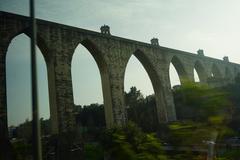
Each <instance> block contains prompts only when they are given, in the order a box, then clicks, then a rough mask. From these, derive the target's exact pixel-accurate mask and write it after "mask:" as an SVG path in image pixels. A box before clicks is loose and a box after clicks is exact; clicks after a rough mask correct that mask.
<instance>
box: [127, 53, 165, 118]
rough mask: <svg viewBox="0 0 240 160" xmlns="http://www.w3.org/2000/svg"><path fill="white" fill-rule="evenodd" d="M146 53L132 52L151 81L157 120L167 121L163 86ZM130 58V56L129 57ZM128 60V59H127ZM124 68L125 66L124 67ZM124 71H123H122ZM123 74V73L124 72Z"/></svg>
mask: <svg viewBox="0 0 240 160" xmlns="http://www.w3.org/2000/svg"><path fill="white" fill-rule="evenodd" d="M146 54H147V53H145V52H143V51H141V50H139V49H137V50H136V51H134V52H133V55H131V56H135V57H136V58H137V59H138V60H139V62H140V63H141V64H142V66H143V67H144V69H145V71H146V72H147V75H148V76H149V79H150V81H151V83H152V87H153V90H154V94H155V100H156V110H157V113H156V114H157V117H158V121H159V122H161V121H167V119H168V118H167V111H166V108H164V102H163V101H164V99H163V93H162V92H163V87H162V84H161V80H160V79H159V77H158V74H157V72H156V70H155V67H154V66H153V64H152V62H151V60H150V59H149V58H148V56H147V55H146ZM129 59H130V58H129ZM128 61H129V60H128ZM125 70H126V67H125ZM124 73H125V71H124ZM124 75H125V74H124Z"/></svg>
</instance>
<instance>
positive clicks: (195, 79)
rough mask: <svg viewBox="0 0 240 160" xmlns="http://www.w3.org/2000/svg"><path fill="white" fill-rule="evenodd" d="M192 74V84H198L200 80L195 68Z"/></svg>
mask: <svg viewBox="0 0 240 160" xmlns="http://www.w3.org/2000/svg"><path fill="white" fill-rule="evenodd" d="M193 74H194V82H196V83H199V82H200V79H199V76H198V73H197V71H196V69H195V68H194V69H193Z"/></svg>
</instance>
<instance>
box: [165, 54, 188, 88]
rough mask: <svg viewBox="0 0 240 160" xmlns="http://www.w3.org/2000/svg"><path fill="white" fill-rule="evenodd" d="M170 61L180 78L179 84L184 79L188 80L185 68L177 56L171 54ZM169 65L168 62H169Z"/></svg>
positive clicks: (183, 81) (182, 82)
mask: <svg viewBox="0 0 240 160" xmlns="http://www.w3.org/2000/svg"><path fill="white" fill-rule="evenodd" d="M171 63H172V64H173V66H174V67H175V69H176V71H177V74H178V77H179V79H180V82H181V84H184V83H185V82H186V81H188V76H187V72H186V69H185V67H184V65H183V63H182V62H181V60H180V59H179V58H178V57H177V56H175V55H174V56H173V57H172V58H171ZM169 66H170V64H169Z"/></svg>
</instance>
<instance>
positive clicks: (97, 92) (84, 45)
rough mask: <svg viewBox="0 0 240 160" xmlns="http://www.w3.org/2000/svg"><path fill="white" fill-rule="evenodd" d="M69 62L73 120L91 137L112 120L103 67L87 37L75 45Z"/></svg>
mask: <svg viewBox="0 0 240 160" xmlns="http://www.w3.org/2000/svg"><path fill="white" fill-rule="evenodd" d="M71 65H72V69H71V70H72V82H73V95H74V104H75V111H76V114H77V116H76V122H77V125H78V126H79V129H80V131H81V132H82V133H83V135H92V136H93V137H94V136H96V134H98V133H99V132H98V131H99V129H102V128H105V126H106V125H107V126H110V125H111V123H112V117H111V115H112V113H111V112H112V111H111V104H110V103H111V99H110V98H109V97H110V96H109V94H110V93H109V92H110V89H109V88H108V86H109V79H108V78H109V77H108V71H107V67H106V64H105V61H104V60H103V58H102V57H101V54H100V52H99V50H98V49H97V48H96V47H95V46H94V45H93V44H92V43H91V42H90V41H88V40H86V41H83V42H81V44H79V45H78V46H77V48H76V49H75V52H74V55H73V57H72V62H71ZM101 82H102V83H101ZM109 101H110V102H109ZM103 102H104V104H103ZM108 115H110V116H108ZM105 117H106V118H105Z"/></svg>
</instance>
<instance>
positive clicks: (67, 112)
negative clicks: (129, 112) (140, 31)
mask: <svg viewBox="0 0 240 160" xmlns="http://www.w3.org/2000/svg"><path fill="white" fill-rule="evenodd" d="M28 27H29V18H28V17H25V16H20V15H16V14H12V13H7V12H0V37H1V38H0V126H1V128H0V134H1V135H7V134H6V133H7V121H6V120H7V116H6V113H7V110H6V73H5V55H6V53H7V48H8V45H9V44H10V41H11V39H12V38H13V37H15V35H18V34H19V33H21V32H27V29H26V28H28ZM37 28H38V33H37V34H38V46H39V48H40V50H41V52H42V53H43V55H44V58H45V61H46V64H47V71H48V83H49V101H50V107H51V110H53V112H52V111H51V117H52V119H54V120H53V122H54V125H53V127H54V128H53V130H54V132H55V133H58V132H66V131H68V130H71V129H73V128H74V126H75V122H74V115H73V105H74V103H73V89H72V79H71V60H72V55H73V53H74V51H75V49H76V47H77V46H78V44H79V43H81V44H83V45H84V46H85V47H86V48H87V49H88V50H89V51H90V53H91V54H92V55H93V57H94V59H95V61H96V62H97V65H98V67H99V69H100V74H101V80H102V89H103V92H104V93H103V97H104V105H105V107H106V108H107V109H106V115H107V116H106V119H107V125H108V127H111V126H112V125H115V124H116V125H123V124H125V123H126V119H127V117H126V112H125V104H124V83H123V82H124V71H125V68H126V65H127V62H128V60H129V58H130V56H131V55H132V54H131V53H134V55H135V56H136V57H137V58H138V59H139V61H140V62H141V63H142V65H143V66H144V68H145V70H146V71H147V73H148V75H149V77H150V79H151V81H152V85H153V88H154V91H155V94H156V97H158V98H156V100H157V103H158V104H157V107H158V116H159V117H160V118H159V121H174V120H176V113H175V108H174V103H173V96H172V90H171V87H170V79H169V64H170V63H171V62H172V63H173V65H174V66H175V68H176V70H177V72H178V74H179V77H180V79H181V82H182V83H183V82H185V81H186V80H190V81H192V80H193V77H194V76H193V68H194V67H195V68H196V70H197V72H198V75H199V78H200V80H201V81H203V82H205V80H206V79H208V78H209V77H210V72H212V73H213V76H214V77H215V78H216V81H218V86H221V85H224V84H226V83H225V82H223V79H222V78H223V73H221V71H220V69H221V70H222V66H227V67H229V69H232V70H234V76H236V75H237V73H239V69H240V65H239V64H235V63H231V62H229V61H226V60H224V61H223V60H219V59H214V58H210V57H205V56H204V54H203V53H202V54H193V53H189V52H184V51H180V50H176V49H171V48H166V47H162V46H160V45H159V44H158V42H157V41H156V39H154V40H153V41H151V42H152V43H151V44H148V43H143V42H139V41H134V40H130V39H126V38H121V37H116V36H114V35H111V34H110V31H108V32H102V33H99V32H94V31H89V30H86V29H81V28H76V27H72V26H67V25H63V24H57V23H54V22H49V21H45V20H37ZM105 29H109V27H108V28H106V27H105ZM135 51H136V52H135ZM194 62H196V63H194ZM202 62H204V63H202ZM214 64H215V65H214ZM219 66H220V67H221V68H220V67H219ZM234 68H235V69H234Z"/></svg>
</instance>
